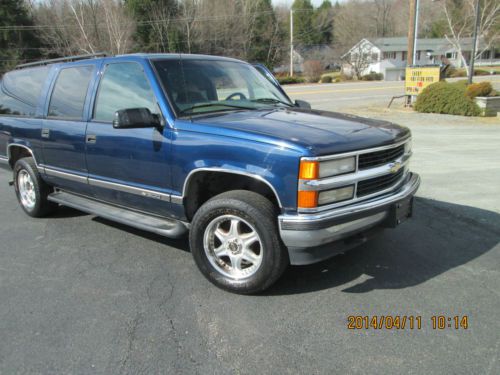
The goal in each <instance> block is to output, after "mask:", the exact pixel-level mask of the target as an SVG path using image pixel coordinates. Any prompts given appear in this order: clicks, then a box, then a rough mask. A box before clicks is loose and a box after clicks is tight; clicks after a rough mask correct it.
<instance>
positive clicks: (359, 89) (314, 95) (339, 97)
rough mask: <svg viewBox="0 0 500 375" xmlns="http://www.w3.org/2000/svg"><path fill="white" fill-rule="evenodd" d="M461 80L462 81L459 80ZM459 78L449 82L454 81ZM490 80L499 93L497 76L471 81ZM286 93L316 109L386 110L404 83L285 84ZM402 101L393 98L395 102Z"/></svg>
mask: <svg viewBox="0 0 500 375" xmlns="http://www.w3.org/2000/svg"><path fill="white" fill-rule="evenodd" d="M460 79H463V78H460ZM457 80H459V79H451V80H450V81H457ZM480 81H491V82H492V83H493V86H494V87H495V88H496V89H497V90H500V76H486V77H485V76H480V77H474V82H480ZM285 90H286V91H287V93H288V94H289V95H290V96H291V97H292V98H293V99H303V100H306V101H309V102H311V103H312V104H313V105H314V107H315V108H328V109H330V110H336V111H337V110H345V109H348V108H357V107H359V106H365V105H378V106H381V107H387V105H388V104H389V101H390V100H391V98H392V97H393V96H399V95H403V94H404V82H397V81H376V82H343V83H326V84H320V85H287V86H285ZM398 100H399V102H400V103H401V102H402V100H403V99H396V102H395V103H398Z"/></svg>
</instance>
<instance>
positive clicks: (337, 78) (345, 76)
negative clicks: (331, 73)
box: [335, 73, 352, 83]
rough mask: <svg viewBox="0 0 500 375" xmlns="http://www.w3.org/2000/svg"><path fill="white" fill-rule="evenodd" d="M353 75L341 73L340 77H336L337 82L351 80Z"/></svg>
mask: <svg viewBox="0 0 500 375" xmlns="http://www.w3.org/2000/svg"><path fill="white" fill-rule="evenodd" d="M351 80H352V76H348V75H345V74H344V73H342V74H340V75H339V76H338V77H336V78H335V82H337V83H338V82H344V81H351Z"/></svg>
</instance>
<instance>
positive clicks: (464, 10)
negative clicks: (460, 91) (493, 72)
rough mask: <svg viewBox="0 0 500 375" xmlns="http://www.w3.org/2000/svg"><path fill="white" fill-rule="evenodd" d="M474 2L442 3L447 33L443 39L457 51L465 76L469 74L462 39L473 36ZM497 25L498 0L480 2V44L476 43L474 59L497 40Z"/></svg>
mask: <svg viewBox="0 0 500 375" xmlns="http://www.w3.org/2000/svg"><path fill="white" fill-rule="evenodd" d="M476 1H477V0H463V1H453V0H444V1H443V2H442V7H443V12H444V15H445V17H446V22H447V25H448V31H449V33H448V34H446V35H445V37H446V39H447V40H448V41H449V42H450V43H451V44H452V45H453V47H454V48H455V50H456V51H457V54H458V57H459V59H460V60H461V61H462V63H463V65H464V66H465V69H466V71H467V75H468V74H469V66H468V64H467V61H466V59H465V56H464V52H463V39H464V38H466V37H471V36H472V35H473V30H474V24H475V13H476V12H475V4H476V3H475V2H476ZM499 23H500V2H498V0H482V1H481V12H480V15H479V27H478V32H477V38H478V42H480V43H477V46H478V48H477V51H476V55H475V58H478V57H479V56H480V55H481V54H482V53H483V52H485V51H487V50H489V49H491V48H492V46H494V45H495V43H496V42H497V41H498V40H499V38H500V36H499V34H498V26H499Z"/></svg>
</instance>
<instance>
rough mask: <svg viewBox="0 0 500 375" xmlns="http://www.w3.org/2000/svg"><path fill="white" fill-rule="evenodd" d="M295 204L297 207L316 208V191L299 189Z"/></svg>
mask: <svg viewBox="0 0 500 375" xmlns="http://www.w3.org/2000/svg"><path fill="white" fill-rule="evenodd" d="M297 205H298V207H299V208H316V207H318V192H317V191H299V194H298V199H297Z"/></svg>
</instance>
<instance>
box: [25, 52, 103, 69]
mask: <svg viewBox="0 0 500 375" xmlns="http://www.w3.org/2000/svg"><path fill="white" fill-rule="evenodd" d="M106 56H108V54H107V53H106V52H98V53H91V54H87V55H77V56H69V57H59V58H57V59H49V60H41V61H36V62H32V63H27V64H20V65H17V66H16V67H15V69H22V68H28V67H32V66H41V65H48V64H54V63H60V62H70V61H78V60H85V59H92V58H97V57H106Z"/></svg>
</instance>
